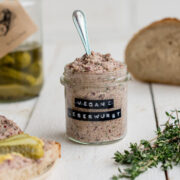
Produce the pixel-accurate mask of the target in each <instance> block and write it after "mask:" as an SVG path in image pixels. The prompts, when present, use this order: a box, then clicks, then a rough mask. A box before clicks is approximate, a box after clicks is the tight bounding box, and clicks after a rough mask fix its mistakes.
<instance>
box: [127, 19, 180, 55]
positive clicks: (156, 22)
mask: <svg viewBox="0 0 180 180" xmlns="http://www.w3.org/2000/svg"><path fill="white" fill-rule="evenodd" d="M164 22H177V23H180V19H177V18H164V19H161V20H158V21H155V22H152V23H151V24H149V25H147V26H145V27H144V28H142V29H140V30H139V31H138V32H137V33H135V34H134V36H133V37H132V38H131V40H130V41H129V42H128V45H127V47H126V49H125V55H126V53H127V49H128V47H129V46H130V44H131V43H132V42H133V41H134V40H135V39H136V38H137V36H138V35H139V34H141V33H143V32H144V31H146V30H147V29H149V28H152V27H153V26H156V25H158V24H160V23H164Z"/></svg>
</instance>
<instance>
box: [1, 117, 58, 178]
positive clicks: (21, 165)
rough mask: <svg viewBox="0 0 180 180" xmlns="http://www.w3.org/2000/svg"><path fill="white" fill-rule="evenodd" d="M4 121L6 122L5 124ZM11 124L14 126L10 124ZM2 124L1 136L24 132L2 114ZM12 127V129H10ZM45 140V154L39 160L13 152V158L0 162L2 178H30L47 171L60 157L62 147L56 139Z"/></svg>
mask: <svg viewBox="0 0 180 180" xmlns="http://www.w3.org/2000/svg"><path fill="white" fill-rule="evenodd" d="M4 121H5V122H6V124H5V122H4ZM2 122H4V123H3V125H2ZM9 124H11V125H12V126H9ZM0 125H1V128H0V137H2V134H6V135H7V137H9V133H10V134H11V135H16V134H19V133H23V132H22V131H21V129H20V128H19V127H18V126H17V125H16V124H15V123H14V122H12V121H11V120H8V119H6V118H5V117H4V116H0ZM4 126H5V127H6V128H5V129H6V131H8V132H9V133H6V131H5V130H4V129H3V127H4ZM10 128H11V130H12V131H10V130H9V129H10ZM14 129H15V130H14ZM4 138H6V136H4ZM43 142H44V156H43V157H42V158H40V159H38V160H34V159H30V158H27V157H23V156H20V155H18V154H12V159H7V160H5V161H3V162H2V163H0V180H30V179H32V178H34V177H37V176H38V175H41V174H43V173H44V172H46V171H47V170H48V169H49V168H50V167H51V166H52V165H53V164H54V163H55V161H56V160H57V159H58V158H59V157H60V148H61V147H60V144H59V143H57V142H55V141H48V140H43Z"/></svg>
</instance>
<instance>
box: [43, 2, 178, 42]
mask: <svg viewBox="0 0 180 180" xmlns="http://www.w3.org/2000/svg"><path fill="white" fill-rule="evenodd" d="M42 2H43V3H42V4H43V22H44V38H45V41H48V42H50V41H53V42H54V41H59V42H61V43H72V42H75V43H76V42H78V41H77V39H78V38H79V37H78V36H77V34H76V32H75V28H74V25H73V23H72V18H71V15H72V12H73V10H75V9H81V10H83V11H84V12H85V14H86V16H87V20H88V30H89V36H90V40H91V42H92V43H93V42H94V41H103V42H106V41H111V40H122V39H123V40H124V39H127V38H130V37H131V36H132V34H133V33H134V32H136V31H137V30H138V29H139V28H142V27H143V26H145V25H147V24H149V23H151V22H153V21H155V20H158V19H161V18H164V17H177V18H180V1H179V0H42Z"/></svg>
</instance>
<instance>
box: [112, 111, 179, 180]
mask: <svg viewBox="0 0 180 180" xmlns="http://www.w3.org/2000/svg"><path fill="white" fill-rule="evenodd" d="M179 114H180V111H179V110H173V111H170V112H166V115H167V116H168V120H167V122H166V123H165V124H164V125H162V126H163V128H160V127H159V128H158V129H157V131H156V135H157V136H156V137H155V138H153V139H152V140H150V141H147V140H141V141H140V143H139V145H138V144H137V143H130V150H125V151H124V153H120V152H119V151H117V152H116V153H115V154H114V159H115V161H116V162H117V163H119V164H121V165H127V166H128V167H127V168H125V169H123V170H121V169H120V168H119V169H118V171H119V174H118V175H116V176H113V177H112V179H113V180H118V179H121V178H128V179H132V180H133V179H135V178H136V177H137V176H139V175H140V174H141V173H143V172H145V171H147V170H148V169H149V168H152V167H157V165H158V164H159V163H160V164H161V168H162V170H167V169H172V168H173V166H174V165H178V164H179V165H180V120H179V116H180V115H179Z"/></svg>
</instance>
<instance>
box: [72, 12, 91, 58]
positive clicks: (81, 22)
mask: <svg viewBox="0 0 180 180" xmlns="http://www.w3.org/2000/svg"><path fill="white" fill-rule="evenodd" d="M72 18H73V22H74V25H75V26H76V29H77V31H78V34H79V36H80V38H81V41H82V43H83V46H84V49H85V51H86V54H87V55H90V54H91V50H90V46H89V40H88V32H87V24H86V17H85V14H84V13H83V12H82V11H81V10H75V11H74V12H73V15H72Z"/></svg>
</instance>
